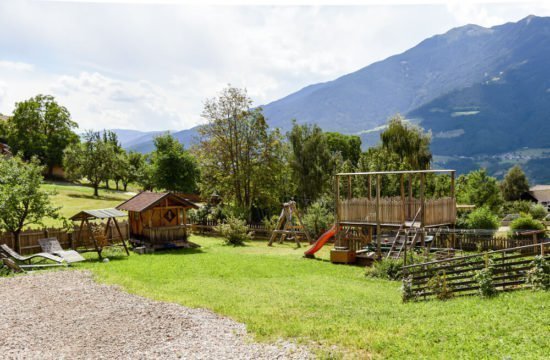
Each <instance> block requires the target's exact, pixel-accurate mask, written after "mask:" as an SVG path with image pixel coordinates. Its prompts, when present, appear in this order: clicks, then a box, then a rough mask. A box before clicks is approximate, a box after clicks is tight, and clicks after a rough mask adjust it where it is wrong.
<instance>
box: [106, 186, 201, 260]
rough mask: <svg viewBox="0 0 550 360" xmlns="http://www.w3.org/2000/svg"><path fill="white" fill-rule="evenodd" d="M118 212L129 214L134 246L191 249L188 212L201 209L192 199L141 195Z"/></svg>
mask: <svg viewBox="0 0 550 360" xmlns="http://www.w3.org/2000/svg"><path fill="white" fill-rule="evenodd" d="M117 209H120V210H126V211H128V224H129V230H130V234H129V237H130V242H131V243H132V244H135V245H141V246H145V247H147V248H151V249H162V248H174V247H189V245H190V243H189V242H188V241H187V210H188V209H198V206H197V205H196V204H194V203H193V202H191V201H189V200H188V199H184V198H183V197H181V196H179V195H177V194H175V193H169V192H149V191H144V192H141V193H139V194H137V195H135V196H134V197H132V198H131V199H129V200H127V201H125V202H123V203H122V204H120V205H119V206H117Z"/></svg>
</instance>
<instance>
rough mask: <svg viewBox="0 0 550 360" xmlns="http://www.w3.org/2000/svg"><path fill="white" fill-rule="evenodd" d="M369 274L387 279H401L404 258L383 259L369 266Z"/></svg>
mask: <svg viewBox="0 0 550 360" xmlns="http://www.w3.org/2000/svg"><path fill="white" fill-rule="evenodd" d="M367 276H369V277H375V278H380V279H387V280H401V278H402V277H403V259H382V260H380V261H375V262H374V265H373V266H372V267H370V268H367Z"/></svg>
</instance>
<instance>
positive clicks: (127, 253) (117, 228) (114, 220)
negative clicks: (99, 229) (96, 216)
mask: <svg viewBox="0 0 550 360" xmlns="http://www.w3.org/2000/svg"><path fill="white" fill-rule="evenodd" d="M109 220H110V219H109ZM113 222H114V223H115V226H116V230H117V231H118V236H120V241H122V246H124V250H125V251H126V255H128V256H130V252H129V251H128V247H127V246H126V241H124V237H123V236H122V232H121V231H120V227H119V226H118V221H117V220H116V218H113Z"/></svg>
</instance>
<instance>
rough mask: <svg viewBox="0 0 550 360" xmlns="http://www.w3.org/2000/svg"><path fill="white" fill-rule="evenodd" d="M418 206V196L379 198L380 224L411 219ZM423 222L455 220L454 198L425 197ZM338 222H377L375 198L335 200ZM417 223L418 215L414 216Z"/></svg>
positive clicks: (444, 222)
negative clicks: (409, 198)
mask: <svg viewBox="0 0 550 360" xmlns="http://www.w3.org/2000/svg"><path fill="white" fill-rule="evenodd" d="M420 207H421V201H420V200H419V199H413V200H411V201H409V200H405V201H403V200H402V199H401V198H400V197H386V198H381V199H380V203H379V214H380V215H379V216H380V223H381V224H386V225H400V224H402V223H403V215H404V216H405V221H412V220H413V219H414V217H415V215H416V213H417V212H418V209H419V208H420ZM424 212H425V214H424V221H425V225H426V226H433V225H441V224H451V223H454V222H455V219H456V204H455V200H454V199H453V198H448V197H447V198H441V199H427V200H425V209H424ZM338 216H339V218H340V222H353V223H370V224H375V223H376V222H377V218H376V216H377V212H376V200H375V199H368V198H353V199H346V200H340V201H339V202H338ZM417 222H420V218H418V219H417Z"/></svg>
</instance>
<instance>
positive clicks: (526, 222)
mask: <svg viewBox="0 0 550 360" xmlns="http://www.w3.org/2000/svg"><path fill="white" fill-rule="evenodd" d="M510 229H511V230H513V231H518V230H544V229H545V226H544V224H543V223H541V222H540V221H538V220H535V219H533V216H531V214H521V216H520V217H519V218H517V219H515V220H514V221H512V223H511V224H510Z"/></svg>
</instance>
